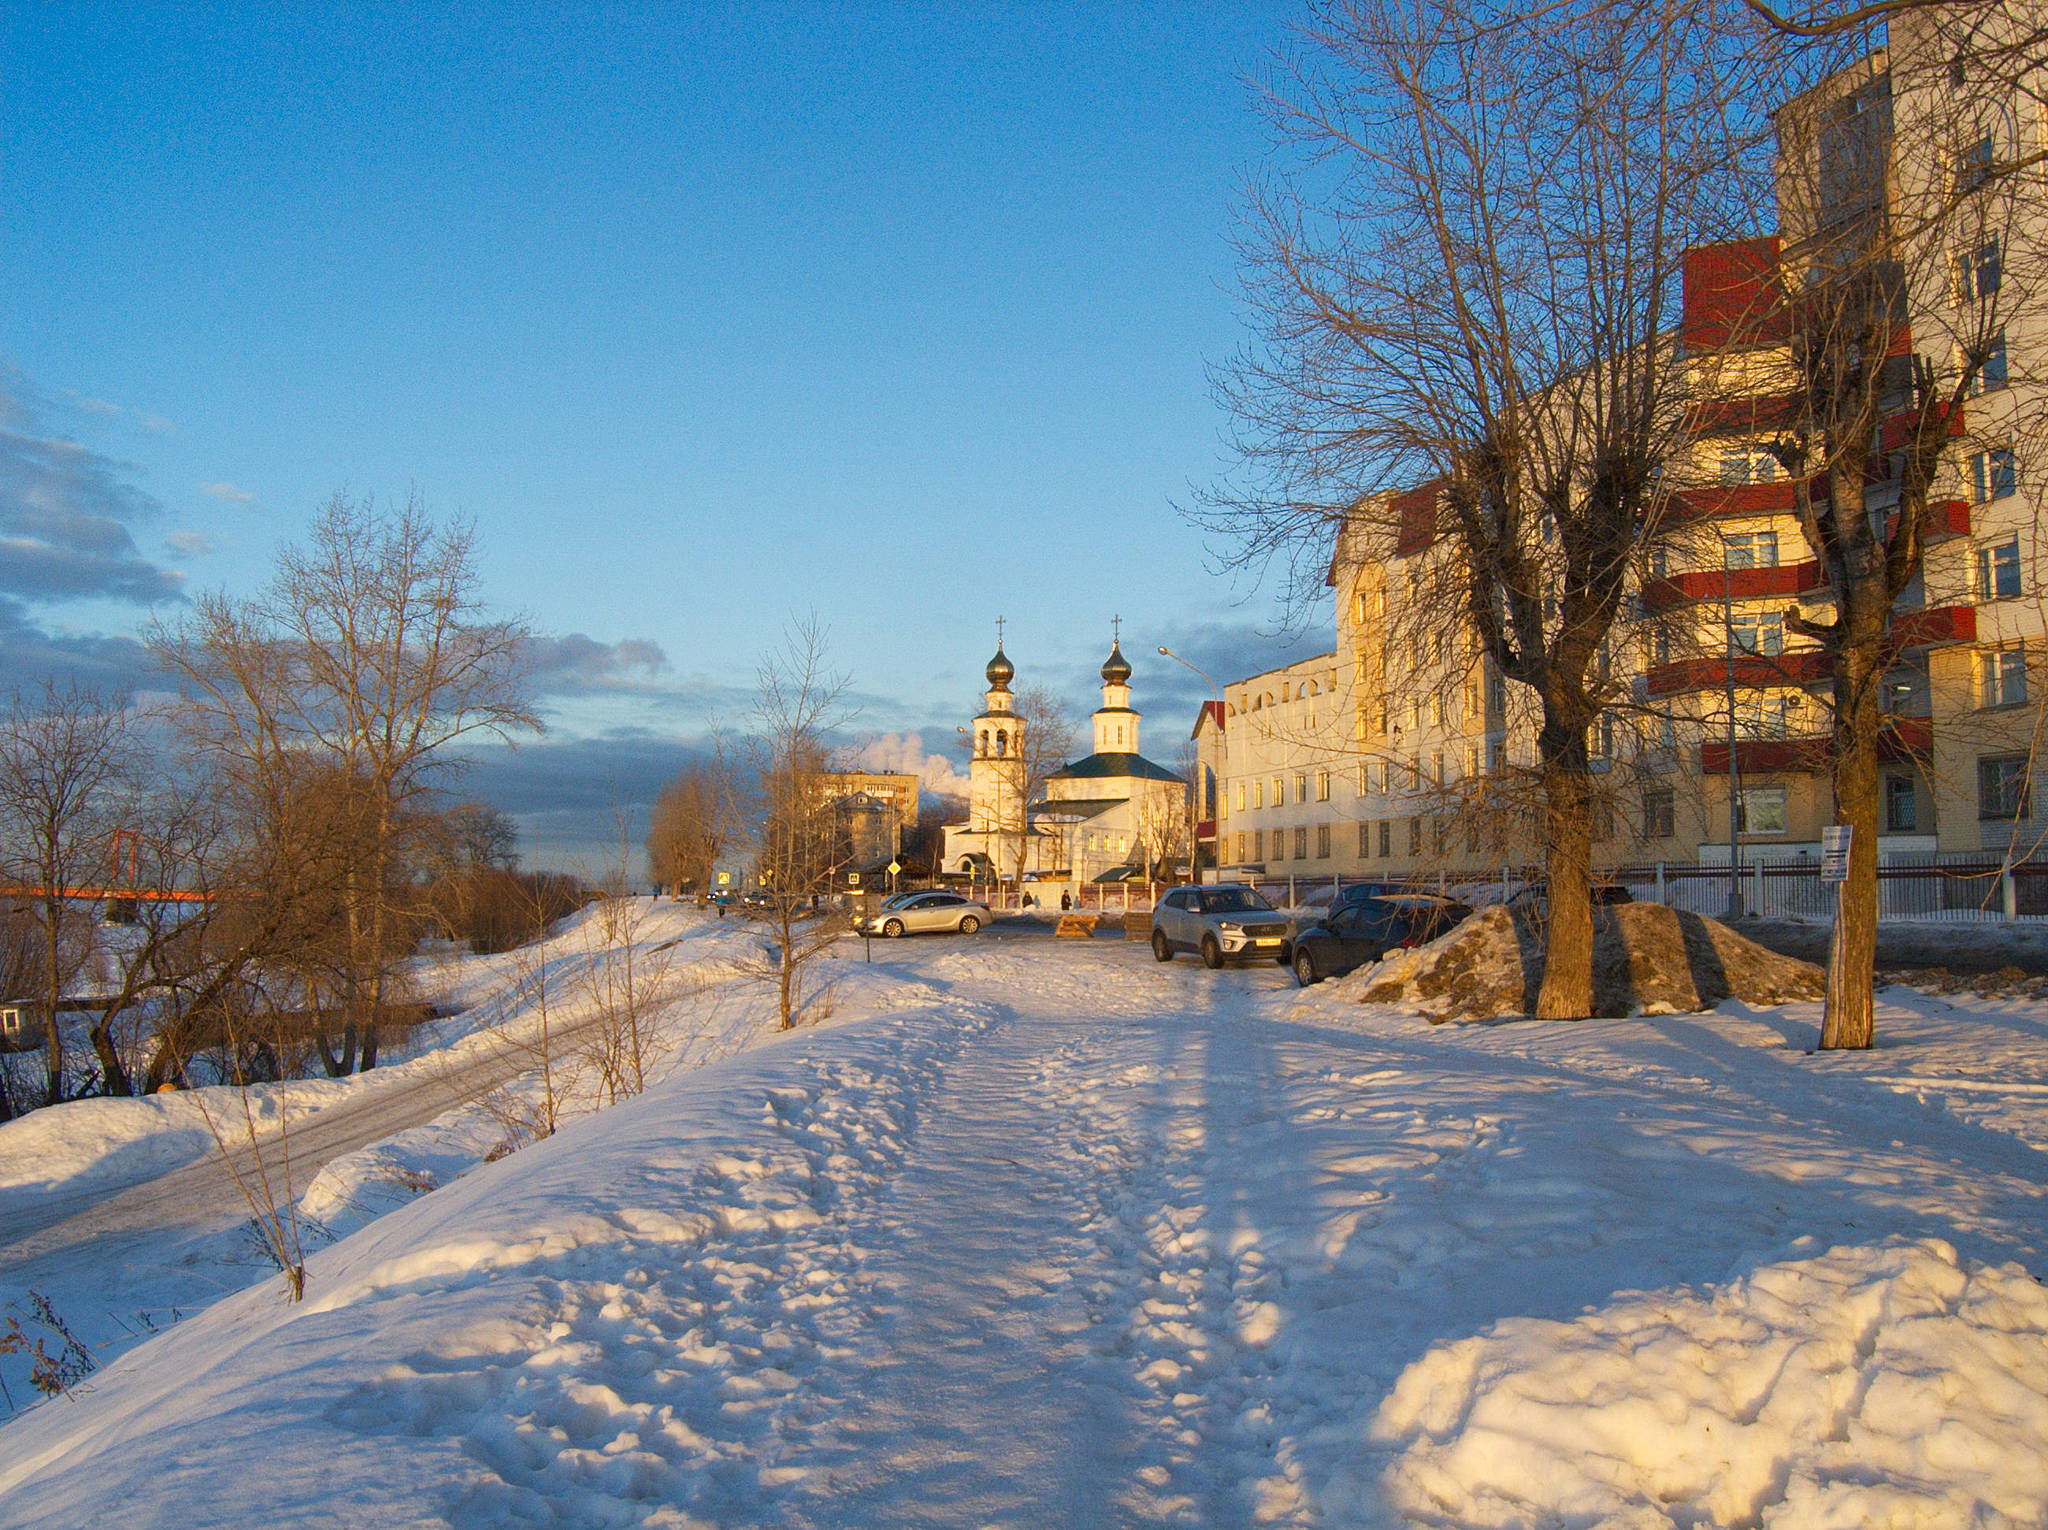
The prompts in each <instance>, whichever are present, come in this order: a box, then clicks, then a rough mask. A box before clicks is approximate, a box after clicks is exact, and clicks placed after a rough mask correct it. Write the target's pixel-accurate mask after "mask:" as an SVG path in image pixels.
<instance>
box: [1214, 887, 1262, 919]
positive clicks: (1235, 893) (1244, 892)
mask: <svg viewBox="0 0 2048 1530" xmlns="http://www.w3.org/2000/svg"><path fill="white" fill-rule="evenodd" d="M1202 912H1203V913H1205V914H1270V913H1272V912H1273V905H1272V904H1270V903H1268V902H1267V901H1266V900H1265V899H1264V898H1262V897H1260V896H1259V894H1258V891H1257V889H1256V888H1251V887H1218V888H1214V889H1212V890H1211V891H1209V892H1205V893H1203V894H1202Z"/></svg>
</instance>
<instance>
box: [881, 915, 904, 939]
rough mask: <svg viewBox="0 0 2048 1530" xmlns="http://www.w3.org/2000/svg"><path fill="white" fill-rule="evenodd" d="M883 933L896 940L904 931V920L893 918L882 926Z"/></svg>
mask: <svg viewBox="0 0 2048 1530" xmlns="http://www.w3.org/2000/svg"><path fill="white" fill-rule="evenodd" d="M882 933H883V934H884V935H886V936H888V937H889V938H890V939H891V940H894V939H895V938H896V937H897V936H898V935H901V934H902V933H903V921H902V920H901V919H891V920H890V921H889V922H888V923H887V924H885V925H883V926H882Z"/></svg>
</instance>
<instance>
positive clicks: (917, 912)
mask: <svg viewBox="0 0 2048 1530" xmlns="http://www.w3.org/2000/svg"><path fill="white" fill-rule="evenodd" d="M988 920H989V913H988V905H987V904H985V903H976V902H975V901H974V900H973V899H972V898H965V897H962V896H961V895H960V894H959V893H951V892H921V893H898V894H897V895H896V896H895V897H893V898H891V899H890V900H889V901H888V902H887V903H884V904H883V905H882V906H881V908H880V909H878V910H877V911H876V912H875V913H874V914H872V915H870V916H869V917H868V918H866V919H863V920H862V921H861V922H860V924H859V925H858V926H856V928H858V929H859V930H860V932H861V933H862V934H864V935H886V936H888V937H889V938H890V939H892V940H893V939H895V938H896V937H897V936H898V935H918V934H922V933H923V932H924V931H926V930H958V931H959V932H960V933H961V934H962V935H972V934H973V933H974V932H975V931H976V930H978V929H980V928H981V927H982V926H983V925H985V924H987V923H988Z"/></svg>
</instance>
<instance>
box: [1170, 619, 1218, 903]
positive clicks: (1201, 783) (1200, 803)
mask: <svg viewBox="0 0 2048 1530" xmlns="http://www.w3.org/2000/svg"><path fill="white" fill-rule="evenodd" d="M1159 652H1160V653H1161V655H1163V656H1164V657H1166V658H1169V659H1171V660H1173V662H1174V663H1176V664H1178V665H1180V666H1181V667H1182V668H1183V669H1188V670H1193V671H1194V673H1196V674H1197V675H1200V676H1201V677H1202V681H1203V683H1204V684H1205V685H1207V686H1208V687H1209V699H1210V700H1212V701H1214V702H1215V703H1216V722H1217V725H1218V726H1219V727H1220V726H1221V725H1222V722H1223V697H1222V695H1221V693H1219V692H1218V691H1217V689H1216V682H1215V681H1214V680H1211V679H1210V678H1209V674H1208V671H1207V670H1204V669H1201V668H1199V667H1197V666H1196V665H1193V664H1190V663H1189V662H1188V661H1187V660H1186V659H1183V658H1182V657H1181V656H1180V655H1179V654H1177V653H1175V652H1174V651H1173V650H1172V649H1171V648H1168V647H1167V646H1166V645H1165V644H1164V643H1161V644H1160V645H1159ZM1191 784H1192V785H1193V787H1194V794H1193V795H1191V796H1190V797H1189V798H1188V880H1189V881H1190V882H1193V883H1195V884H1196V885H1197V886H1199V885H1200V884H1201V881H1202V841H1201V839H1200V837H1199V836H1200V834H1201V824H1202V817H1201V810H1202V808H1203V807H1206V806H1207V805H1208V795H1209V790H1208V782H1207V781H1206V780H1204V779H1203V775H1202V756H1201V752H1200V751H1199V750H1197V751H1196V753H1195V779H1194V781H1193V782H1192V783H1191ZM1216 859H1217V861H1218V862H1219V863H1220V862H1221V861H1222V859H1223V838H1222V836H1221V835H1220V834H1219V835H1218V836H1217V839H1216Z"/></svg>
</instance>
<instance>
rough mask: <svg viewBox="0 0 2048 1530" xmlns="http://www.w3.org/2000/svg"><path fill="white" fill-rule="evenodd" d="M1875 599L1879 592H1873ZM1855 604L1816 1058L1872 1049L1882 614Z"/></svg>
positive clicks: (1838, 677)
mask: <svg viewBox="0 0 2048 1530" xmlns="http://www.w3.org/2000/svg"><path fill="white" fill-rule="evenodd" d="M1880 592H1881V585H1880ZM1875 603H1876V600H1875V597H1872V598H1867V599H1865V600H1863V601H1857V600H1856V598H1855V595H1854V594H1853V593H1852V594H1851V596H1850V609H1849V611H1848V612H1845V614H1844V616H1843V618H1842V621H1843V627H1844V629H1845V630H1844V642H1843V645H1842V650H1841V652H1840V653H1839V654H1838V655H1837V656H1836V659H1835V761H1834V765H1835V769H1834V785H1835V820H1836V822H1838V823H1844V824H1847V825H1848V826H1849V828H1850V831H1851V834H1850V839H1849V878H1848V880H1847V881H1846V882H1844V883H1842V885H1841V888H1840V889H1839V893H1838V896H1839V897H1840V900H1841V901H1840V905H1839V912H1838V913H1837V914H1836V917H1835V933H1834V944H1833V947H1832V949H1831V950H1830V952H1829V959H1828V999H1827V1012H1826V1015H1825V1017H1824V1018H1823V1020H1822V1022H1821V1032H1820V1044H1821V1047H1822V1049H1823V1050H1829V1051H1832V1050H1835V1049H1837V1048H1850V1047H1870V1046H1874V1045H1876V1040H1877V1036H1876V1020H1875V1015H1874V1009H1875V1003H1876V995H1875V992H1874V989H1875V982H1876V966H1877V805H1878V794H1879V791H1880V789H1881V788H1880V785H1879V780H1878V770H1877V741H1878V730H1879V728H1880V727H1881V726H1882V725H1883V721H1884V713H1883V708H1882V706H1881V704H1880V703H1881V698H1882V695H1883V690H1882V685H1883V680H1884V670H1883V665H1882V664H1881V662H1880V660H1881V659H1882V656H1883V643H1884V629H1885V613H1884V611H1883V610H1882V609H1877V610H1873V611H1861V610H1858V609H1857V607H1858V606H1860V605H1875Z"/></svg>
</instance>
